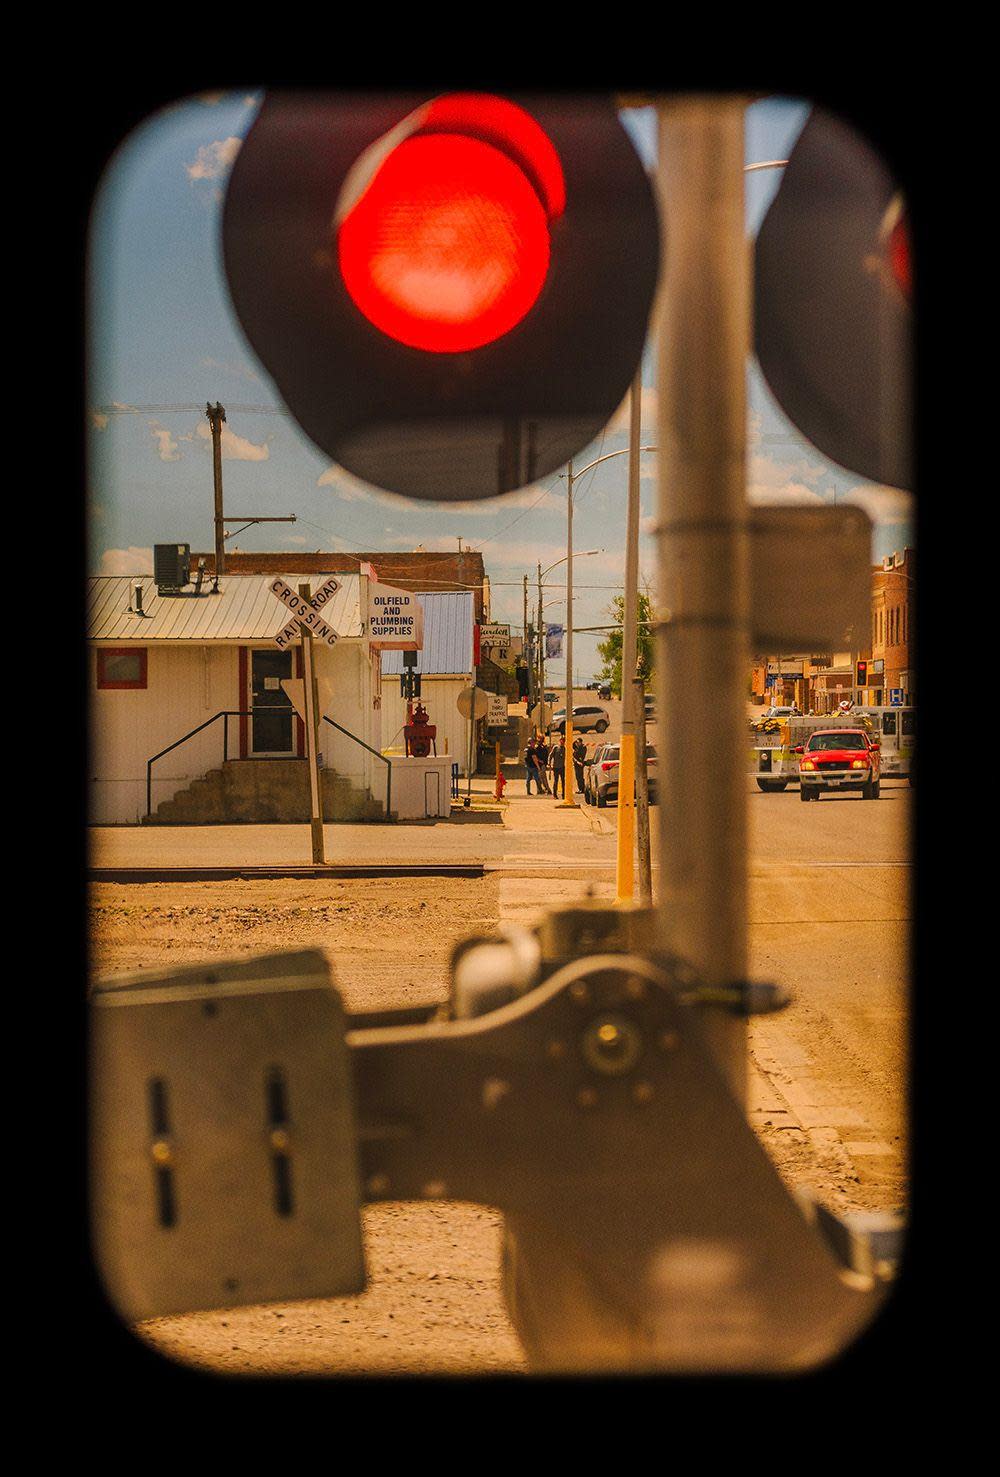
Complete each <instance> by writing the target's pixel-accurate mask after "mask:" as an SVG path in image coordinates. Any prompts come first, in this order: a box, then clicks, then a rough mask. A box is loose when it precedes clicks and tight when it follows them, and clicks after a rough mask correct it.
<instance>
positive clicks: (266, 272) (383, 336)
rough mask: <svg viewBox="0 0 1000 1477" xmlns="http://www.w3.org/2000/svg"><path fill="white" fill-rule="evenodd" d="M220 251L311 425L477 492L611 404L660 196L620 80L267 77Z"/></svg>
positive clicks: (360, 464)
mask: <svg viewBox="0 0 1000 1477" xmlns="http://www.w3.org/2000/svg"><path fill="white" fill-rule="evenodd" d="M223 252H224V258H225V266H226V273H227V277H228V281H229V287H230V291H231V293H232V297H233V302H234V304H235V307H236V312H237V315H238V317H239V319H240V322H241V323H242V325H243V328H244V329H245V331H246V333H247V335H248V337H249V339H250V341H251V343H252V344H253V346H254V348H255V349H256V351H257V353H258V354H259V355H260V357H261V359H262V360H263V362H264V364H265V365H266V367H267V370H268V373H269V374H270V375H271V377H272V378H273V379H274V381H275V383H276V384H277V386H278V389H279V390H280V392H281V395H282V398H283V399H284V401H285V403H286V404H287V405H288V407H289V409H290V410H291V411H292V414H293V415H294V416H295V418H296V420H297V421H298V422H299V425H300V426H301V427H302V429H303V430H304V431H305V432H306V434H307V435H308V436H310V437H311V438H312V440H313V441H314V442H315V443H316V445H317V446H319V447H320V448H321V449H322V450H323V451H324V452H325V453H326V454H327V455H329V456H331V457H332V458H333V459H334V460H335V461H337V462H338V463H339V464H340V465H341V466H343V467H345V468H346V469H347V470H348V471H349V472H351V473H353V474H354V475H356V476H358V477H361V478H363V479H364V480H365V481H366V482H369V483H372V484H374V485H376V486H379V487H384V488H388V489H389V490H391V491H394V492H397V493H403V494H404V495H407V496H410V497H416V498H429V499H439V500H448V499H462V500H468V499H478V498H485V497H495V496H496V495H497V493H498V492H506V491H511V490H513V489H515V488H518V487H522V486H524V485H525V484H526V483H528V482H531V481H533V480H535V479H536V478H539V477H545V476H549V475H551V474H552V473H553V472H555V471H557V470H558V469H559V468H560V467H562V466H563V465H564V464H565V463H566V462H567V461H568V460H569V458H571V457H572V456H573V455H575V454H576V453H578V452H579V451H581V450H582V449H583V448H584V447H585V446H587V445H588V444H589V443H590V442H591V441H593V439H594V438H595V437H596V436H597V435H598V434H599V432H600V431H601V430H602V429H603V427H604V426H605V425H606V424H607V422H608V420H609V419H610V418H611V416H612V415H613V414H614V412H615V410H616V409H617V408H618V406H619V405H620V404H621V401H622V400H623V398H624V396H625V393H626V391H627V390H628V387H629V384H630V382H631V380H632V378H633V375H634V372H635V369H636V366H637V365H638V363H639V361H640V358H641V355H642V351H643V347H644V345H645V339H646V329H647V323H648V319H649V313H650V309H651V306H652V301H653V293H654V289H655V286H656V277H657V268H658V264H659V228H658V222H657V212H656V205H655V201H654V198H653V192H652V188H651V186H650V183H649V180H648V178H647V175H646V171H645V169H644V167H643V165H642V162H641V161H640V159H639V156H638V154H637V153H636V151H635V149H634V147H633V145H632V143H631V140H630V139H629V137H628V134H627V133H626V132H625V129H624V128H623V126H622V124H621V122H620V120H619V118H618V115H617V112H616V109H615V107H614V105H613V102H612V101H611V100H610V99H609V100H607V101H604V100H597V99H576V98H569V97H560V96H555V97H550V98H538V97H530V98H528V97H524V98H521V97H518V98H514V97H502V96H499V95H495V94H487V93H449V94H445V95H443V96H438V97H436V98H428V97H426V96H420V95H416V94H410V95H406V96H403V95H396V96H384V95H383V96H381V97H379V96H376V95H370V94H369V95H366V96H365V97H364V98H363V99H360V98H357V97H351V96H348V95H345V94H329V95H309V96H306V95H296V94H291V93H284V94H278V95H275V96H268V97H266V98H265V100H264V104H263V107H262V108H261V111H260V113H259V114H258V117H257V119H256V121H255V123H254V125H253V127H252V128H251V130H250V132H249V134H248V136H247V138H246V140H245V142H244V143H243V146H242V148H241V149H240V153H239V155H238V156H237V159H236V163H235V165H234V167H233V171H232V175H231V177H230V182H229V187H228V190H227V195H226V203H225V212H224V222H223Z"/></svg>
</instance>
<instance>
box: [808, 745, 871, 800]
mask: <svg viewBox="0 0 1000 1477" xmlns="http://www.w3.org/2000/svg"><path fill="white" fill-rule="evenodd" d="M795 753H796V754H799V755H800V756H801V757H800V759H799V795H800V797H801V798H802V799H803V800H818V799H819V797H820V795H822V793H823V791H824V790H860V791H861V795H862V798H863V799H864V800H877V799H878V797H879V781H880V779H881V774H882V768H881V755H880V752H879V742H878V739H874V738H872V737H871V736H870V735H869V734H868V733H867V732H866V731H865V730H864V729H863V728H817V729H814V730H813V732H812V733H811V734H810V735H809V741H808V743H806V744H798V745H796V748H795Z"/></svg>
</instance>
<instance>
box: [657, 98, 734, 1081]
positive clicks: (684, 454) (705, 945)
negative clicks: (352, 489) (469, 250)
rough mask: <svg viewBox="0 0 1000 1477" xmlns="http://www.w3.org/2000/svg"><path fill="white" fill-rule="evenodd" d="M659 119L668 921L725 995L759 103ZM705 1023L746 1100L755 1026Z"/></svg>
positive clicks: (709, 1016) (679, 949)
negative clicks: (747, 174) (749, 205)
mask: <svg viewBox="0 0 1000 1477" xmlns="http://www.w3.org/2000/svg"><path fill="white" fill-rule="evenodd" d="M658 111H659V152H658V165H657V175H658V193H659V201H660V213H661V219H663V220H666V221H669V222H670V231H669V237H670V240H669V249H667V248H666V247H664V249H663V256H662V266H661V279H660V280H661V289H660V293H661V305H660V313H659V324H658V328H657V340H658V344H657V348H658V355H657V358H658V364H657V379H656V383H657V391H658V396H657V399H658V405H659V409H658V418H659V434H658V437H657V443H658V445H659V449H660V464H659V497H658V514H659V516H658V542H659V559H660V598H661V600H662V601H663V607H664V608H663V612H662V619H661V622H660V625H659V637H658V661H657V676H658V681H657V689H658V697H659V701H660V703H661V704H662V709H663V721H662V723H661V728H662V730H663V742H662V746H661V747H662V752H661V755H660V763H659V765H658V769H659V786H660V819H661V823H662V824H661V826H660V859H661V867H660V898H659V907H658V927H659V934H660V944H661V947H662V948H664V949H665V951H666V952H667V953H670V954H675V955H678V956H680V957H681V958H682V959H684V960H685V961H686V962H687V963H688V964H689V965H690V966H691V968H692V969H693V970H694V971H695V973H696V974H697V976H698V978H699V980H700V981H701V983H702V984H703V985H705V986H707V987H708V988H713V987H716V988H718V987H723V988H725V987H731V986H733V985H736V984H738V983H741V982H743V981H745V980H746V977H747V796H746V779H745V760H744V754H743V749H744V729H745V722H746V718H745V712H744V711H743V687H744V681H745V673H746V667H747V661H748V655H749V634H748V633H749V629H750V577H749V535H748V513H747V504H746V480H745V479H746V356H747V352H748V347H749V342H750V280H749V278H750V255H749V252H748V250H747V240H746V224H745V219H744V198H743V196H744V192H743V164H744V152H743V149H744V101H743V99H741V98H738V97H712V96H707V95H706V96H697V97H692V96H678V97H673V98H670V99H668V100H664V101H662V102H661V103H660V104H659V106H658ZM709 673H711V674H712V680H706V679H707V677H708V674H709ZM692 677H694V678H695V680H692ZM692 734H697V735H702V736H704V735H706V734H711V743H707V742H697V743H692V742H691V735H692ZM702 1021H703V1027H704V1032H705V1041H706V1045H707V1046H708V1048H709V1050H710V1051H711V1052H712V1053H713V1055H714V1057H715V1058H716V1060H717V1062H718V1065H719V1068H720V1070H721V1071H722V1072H723V1074H724V1075H725V1077H726V1079H727V1082H728V1084H729V1087H730V1090H731V1091H732V1093H733V1094H734V1096H735V1097H736V1099H737V1101H738V1102H740V1103H743V1102H745V1100H746V1072H747V1063H746V1026H745V1024H743V1023H741V1021H740V1019H739V1017H738V1016H735V1015H733V1014H731V1013H727V1012H725V1011H723V1010H720V1009H718V1008H715V1007H711V1006H708V1007H705V1008H704V1010H703V1011H702Z"/></svg>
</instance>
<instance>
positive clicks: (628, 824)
mask: <svg viewBox="0 0 1000 1477" xmlns="http://www.w3.org/2000/svg"><path fill="white" fill-rule="evenodd" d="M641 435H642V364H641V363H640V365H639V368H638V369H637V370H636V373H635V378H634V379H633V381H632V389H631V391H630V394H629V438H628V512H627V516H626V520H625V609H624V611H623V612H622V682H621V698H622V726H621V738H620V742H619V749H618V855H617V865H616V868H615V884H616V885H615V894H616V901H618V902H620V903H624V902H631V900H632V897H633V894H634V892H635V861H634V852H635V765H636V754H635V736H636V725H635V720H636V693H635V680H634V679H635V662H636V652H637V650H638V645H639V640H638V621H639V438H640V436H641Z"/></svg>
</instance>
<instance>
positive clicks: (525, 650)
mask: <svg viewBox="0 0 1000 1477" xmlns="http://www.w3.org/2000/svg"><path fill="white" fill-rule="evenodd" d="M522 618H523V622H524V624H523V630H524V640H523V642H522V643H521V655H522V657H523V658H524V664H525V666H526V667H527V669H528V692H527V699H528V712H529V713H530V712H531V688H532V681H531V667H532V660H533V658H532V652H531V645H530V642H529V641H528V576H527V575H525V576H524V611H523V615H522Z"/></svg>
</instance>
